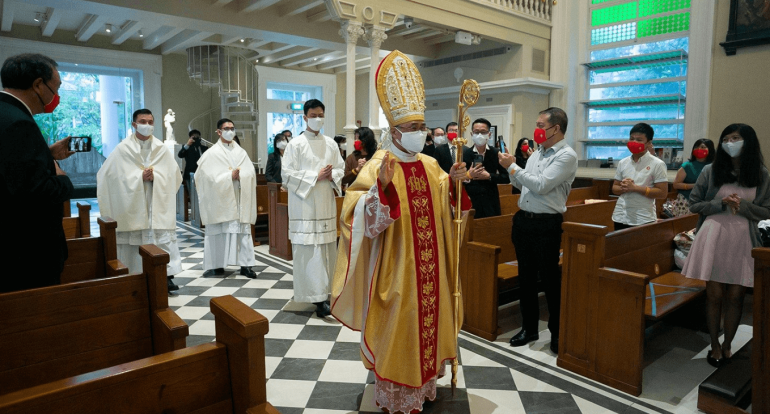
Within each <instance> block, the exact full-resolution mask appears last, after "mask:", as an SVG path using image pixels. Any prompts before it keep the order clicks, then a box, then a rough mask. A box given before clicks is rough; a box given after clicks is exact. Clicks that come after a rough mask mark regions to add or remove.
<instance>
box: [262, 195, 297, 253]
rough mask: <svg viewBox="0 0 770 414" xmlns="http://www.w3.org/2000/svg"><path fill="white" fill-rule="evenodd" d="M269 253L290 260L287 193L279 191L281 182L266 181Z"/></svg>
mask: <svg viewBox="0 0 770 414" xmlns="http://www.w3.org/2000/svg"><path fill="white" fill-rule="evenodd" d="M267 191H268V203H269V210H268V240H269V242H270V250H269V253H270V254H271V255H273V256H278V257H280V258H281V259H284V260H292V253H291V241H290V240H289V193H287V192H285V191H281V184H279V183H267Z"/></svg>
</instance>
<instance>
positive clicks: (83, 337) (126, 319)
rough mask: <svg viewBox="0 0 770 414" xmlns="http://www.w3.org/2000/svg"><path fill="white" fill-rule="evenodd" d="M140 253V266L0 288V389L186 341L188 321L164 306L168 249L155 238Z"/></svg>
mask: <svg viewBox="0 0 770 414" xmlns="http://www.w3.org/2000/svg"><path fill="white" fill-rule="evenodd" d="M140 254H141V255H142V260H143V266H144V271H143V273H140V274H136V275H121V276H116V277H109V278H103V279H96V280H88V281H82V282H75V283H66V284H61V285H56V286H48V287H44V288H38V289H30V290H25V291H18V292H11V293H4V294H0V315H2V324H0V355H3V357H2V358H0V394H7V393H9V392H13V391H17V390H21V389H24V388H29V387H32V386H36V385H39V384H44V383H47V382H50V381H53V380H58V379H61V378H67V377H70V376H73V375H80V374H84V373H86V372H90V371H94V370H97V369H102V368H106V367H109V366H112V365H116V364H121V363H125V362H129V361H134V360H137V359H141V358H145V357H148V356H151V355H157V354H160V353H163V352H168V351H172V350H175V349H181V348H184V346H185V341H186V337H187V335H188V332H189V331H188V327H187V324H186V323H184V321H182V319H181V318H179V316H177V314H176V313H174V311H172V310H171V309H170V308H169V307H168V294H167V290H166V289H167V288H166V264H167V263H168V261H169V258H168V254H167V253H166V252H164V251H163V250H161V249H159V248H158V247H156V246H153V245H145V246H142V247H141V248H140ZM0 412H3V410H2V409H0ZM52 412H53V410H52ZM105 412H106V411H105Z"/></svg>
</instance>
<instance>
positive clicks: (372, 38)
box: [364, 25, 388, 49]
mask: <svg viewBox="0 0 770 414" xmlns="http://www.w3.org/2000/svg"><path fill="white" fill-rule="evenodd" d="M387 38H388V34H387V33H385V28H384V27H382V26H377V25H372V26H370V27H367V28H366V34H365V35H364V39H365V40H366V41H367V42H368V43H369V47H371V48H376V49H379V48H380V46H381V45H382V42H384V41H385V40H386V39H387Z"/></svg>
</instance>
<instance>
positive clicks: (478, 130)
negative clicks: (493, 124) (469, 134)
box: [473, 129, 489, 135]
mask: <svg viewBox="0 0 770 414" xmlns="http://www.w3.org/2000/svg"><path fill="white" fill-rule="evenodd" d="M473 133H474V134H481V135H487V134H488V133H489V131H488V130H486V129H477V130H474V131H473Z"/></svg>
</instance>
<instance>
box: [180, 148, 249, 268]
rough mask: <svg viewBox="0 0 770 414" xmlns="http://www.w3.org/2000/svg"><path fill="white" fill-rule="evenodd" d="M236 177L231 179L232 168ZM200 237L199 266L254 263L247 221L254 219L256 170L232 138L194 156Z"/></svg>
mask: <svg viewBox="0 0 770 414" xmlns="http://www.w3.org/2000/svg"><path fill="white" fill-rule="evenodd" d="M236 169H237V170H240V172H239V174H240V180H233V170H236ZM195 188H196V189H197V191H198V203H199V205H200V212H201V222H202V223H203V225H204V226H206V236H205V237H204V239H203V268H204V269H205V270H210V269H219V268H225V267H227V266H228V265H238V266H254V265H255V264H256V260H254V242H253V241H252V239H251V225H252V224H253V223H255V222H256V221H257V174H256V171H255V170H254V165H253V164H252V163H251V159H249V155H248V154H246V151H245V150H244V149H243V148H241V146H240V145H238V144H237V143H236V142H230V143H229V144H225V143H223V142H222V140H219V141H217V143H216V144H214V145H213V146H212V147H211V148H209V149H208V150H207V151H206V152H204V153H203V155H202V156H201V158H200V159H199V160H198V170H197V171H196V172H195Z"/></svg>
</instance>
